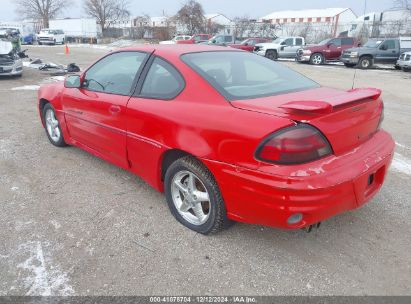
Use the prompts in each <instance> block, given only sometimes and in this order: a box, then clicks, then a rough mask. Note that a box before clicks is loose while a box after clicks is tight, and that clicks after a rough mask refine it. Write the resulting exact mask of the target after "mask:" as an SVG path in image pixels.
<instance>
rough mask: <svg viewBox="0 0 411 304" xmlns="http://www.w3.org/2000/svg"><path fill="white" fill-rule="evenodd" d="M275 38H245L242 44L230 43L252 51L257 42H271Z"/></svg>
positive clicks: (234, 46)
mask: <svg viewBox="0 0 411 304" xmlns="http://www.w3.org/2000/svg"><path fill="white" fill-rule="evenodd" d="M272 40H273V39H266V38H248V39H247V40H244V41H243V42H242V43H241V44H230V47H231V48H235V49H240V50H243V51H247V52H252V51H253V50H254V47H255V45H256V44H259V43H266V42H270V41H272Z"/></svg>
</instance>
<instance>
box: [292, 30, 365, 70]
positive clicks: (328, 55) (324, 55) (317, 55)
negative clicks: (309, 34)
mask: <svg viewBox="0 0 411 304" xmlns="http://www.w3.org/2000/svg"><path fill="white" fill-rule="evenodd" d="M358 46H359V42H358V40H357V39H355V38H350V37H346V38H331V39H326V40H324V41H321V42H320V43H319V44H316V45H307V46H305V47H304V48H301V49H299V50H298V52H297V61H298V62H309V63H311V64H315V65H319V64H324V63H326V62H327V61H339V60H340V57H341V54H342V52H343V51H345V50H346V49H349V48H352V47H358Z"/></svg>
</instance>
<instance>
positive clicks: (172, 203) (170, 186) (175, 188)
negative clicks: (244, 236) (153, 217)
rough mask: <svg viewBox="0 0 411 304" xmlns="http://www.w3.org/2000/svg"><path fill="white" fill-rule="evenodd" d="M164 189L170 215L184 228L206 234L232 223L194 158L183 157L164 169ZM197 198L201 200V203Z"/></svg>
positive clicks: (207, 174)
mask: <svg viewBox="0 0 411 304" xmlns="http://www.w3.org/2000/svg"><path fill="white" fill-rule="evenodd" d="M190 181H191V182H190ZM190 184H191V187H190ZM164 187H165V195H166V199H167V203H168V207H169V208H170V211H171V213H172V214H173V216H174V217H175V218H176V219H177V221H179V222H180V223H181V224H183V225H184V226H186V227H187V228H189V229H191V230H194V231H196V232H198V233H201V234H205V235H207V234H212V233H217V232H219V231H221V230H223V229H225V228H227V227H228V226H230V224H231V223H232V222H231V221H230V220H229V219H228V218H227V214H226V208H225V204H224V200H223V198H222V195H221V192H220V189H219V187H218V185H217V183H216V181H215V179H214V177H213V175H212V174H211V172H210V171H209V170H208V169H207V168H206V167H205V166H204V165H203V164H202V163H201V162H200V161H199V160H197V159H195V158H194V157H191V156H186V157H183V158H180V159H178V160H176V161H175V162H174V163H172V164H171V165H170V167H168V169H167V172H166V175H165V180H164ZM193 189H194V190H193ZM200 193H201V194H200ZM200 195H201V196H202V197H203V198H204V200H203V201H201V202H200V201H199V197H200ZM206 199H208V200H206ZM197 214H200V216H197Z"/></svg>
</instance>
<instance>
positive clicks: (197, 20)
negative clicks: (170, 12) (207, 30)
mask: <svg viewBox="0 0 411 304" xmlns="http://www.w3.org/2000/svg"><path fill="white" fill-rule="evenodd" d="M174 20H175V21H176V23H178V24H179V25H181V26H183V27H184V28H185V30H186V31H187V34H191V35H193V34H197V33H200V32H202V31H204V27H205V23H206V20H205V17H204V10H203V7H202V5H201V4H200V3H199V2H197V1H194V0H189V1H188V2H186V4H184V5H183V7H181V8H180V10H179V11H178V12H177V14H176V15H175V16H174Z"/></svg>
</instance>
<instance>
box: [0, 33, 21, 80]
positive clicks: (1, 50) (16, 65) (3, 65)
mask: <svg viewBox="0 0 411 304" xmlns="http://www.w3.org/2000/svg"><path fill="white" fill-rule="evenodd" d="M22 75H23V62H22V60H21V58H20V57H19V56H18V52H17V50H16V49H15V48H14V46H13V44H12V42H11V41H5V40H1V39H0V76H22Z"/></svg>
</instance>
